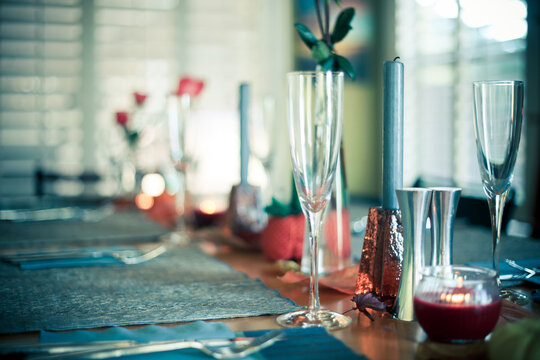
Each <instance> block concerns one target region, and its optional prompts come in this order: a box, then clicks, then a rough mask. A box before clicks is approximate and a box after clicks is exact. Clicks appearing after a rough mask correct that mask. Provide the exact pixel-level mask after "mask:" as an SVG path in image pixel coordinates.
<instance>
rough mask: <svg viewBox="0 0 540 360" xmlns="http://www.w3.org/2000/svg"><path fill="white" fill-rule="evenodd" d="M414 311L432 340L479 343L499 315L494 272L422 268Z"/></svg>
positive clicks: (453, 267)
mask: <svg viewBox="0 0 540 360" xmlns="http://www.w3.org/2000/svg"><path fill="white" fill-rule="evenodd" d="M414 311H415V315H416V318H417V320H418V322H419V323H420V325H421V326H422V328H423V329H424V331H425V332H426V334H427V335H428V336H429V338H430V339H432V340H436V341H447V342H472V341H479V340H482V339H484V338H485V337H486V336H487V335H488V334H489V333H490V332H491V331H492V330H493V328H494V327H495V325H496V324H497V320H498V318H499V314H500V311H501V300H500V298H499V294H498V288H497V283H496V281H495V272H494V271H493V270H490V269H482V268H473V267H466V266H452V265H451V266H435V267H428V268H425V269H424V271H423V277H422V280H421V281H420V283H419V284H418V287H417V289H416V291H415V296H414Z"/></svg>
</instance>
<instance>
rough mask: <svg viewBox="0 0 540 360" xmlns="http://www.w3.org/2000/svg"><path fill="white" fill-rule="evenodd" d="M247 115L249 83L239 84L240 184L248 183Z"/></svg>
mask: <svg viewBox="0 0 540 360" xmlns="http://www.w3.org/2000/svg"><path fill="white" fill-rule="evenodd" d="M248 116H249V84H240V185H247V184H248V164H249V142H248V136H249V134H248Z"/></svg>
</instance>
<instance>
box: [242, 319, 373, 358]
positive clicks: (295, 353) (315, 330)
mask: <svg viewBox="0 0 540 360" xmlns="http://www.w3.org/2000/svg"><path fill="white" fill-rule="evenodd" d="M266 331H267V330H262V331H246V332H244V335H245V336H250V337H251V336H260V335H262V334H264V333H265V332H266ZM284 332H285V339H284V340H282V341H278V342H276V343H275V344H274V345H272V346H270V347H267V348H266V349H263V350H261V352H260V355H261V357H260V358H262V359H266V360H281V359H287V360H343V359H346V360H355V359H357V360H368V358H367V357H366V356H364V355H359V354H357V353H355V352H354V351H352V350H351V349H350V348H349V347H348V346H347V345H346V344H345V343H343V342H342V341H341V340H339V339H337V338H335V337H334V336H332V334H331V333H329V332H328V331H327V330H326V329H324V328H320V327H312V328H294V329H284Z"/></svg>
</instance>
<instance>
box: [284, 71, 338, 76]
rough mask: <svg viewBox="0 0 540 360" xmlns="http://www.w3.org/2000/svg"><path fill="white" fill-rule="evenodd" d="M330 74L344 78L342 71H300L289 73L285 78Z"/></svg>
mask: <svg viewBox="0 0 540 360" xmlns="http://www.w3.org/2000/svg"><path fill="white" fill-rule="evenodd" d="M326 73H330V74H332V75H337V76H344V74H345V73H344V72H343V71H331V70H301V71H290V72H288V73H287V76H293V75H303V76H314V75H319V74H326Z"/></svg>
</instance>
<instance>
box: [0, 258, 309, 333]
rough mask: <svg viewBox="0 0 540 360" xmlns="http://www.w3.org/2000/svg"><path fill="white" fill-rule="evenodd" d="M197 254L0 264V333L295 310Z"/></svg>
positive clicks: (257, 284) (257, 283)
mask: <svg viewBox="0 0 540 360" xmlns="http://www.w3.org/2000/svg"><path fill="white" fill-rule="evenodd" d="M299 308H300V307H298V306H297V305H296V304H294V303H293V302H292V301H291V300H289V299H286V298H283V297H281V296H280V295H279V293H278V292H277V291H275V290H271V289H268V288H266V287H265V286H264V284H263V283H262V282H261V281H260V280H258V279H252V278H249V277H248V276H247V275H246V274H244V273H242V272H239V271H236V270H234V269H233V268H231V267H230V266H229V265H227V264H225V263H223V262H221V261H219V260H217V259H215V258H213V257H211V256H208V255H206V254H204V253H203V252H201V251H200V250H198V249H177V250H171V251H169V252H167V253H165V254H163V255H161V256H160V257H158V258H156V259H153V260H152V261H149V262H147V263H143V264H139V265H134V266H94V267H77V268H62V269H43V270H35V271H24V270H21V269H19V268H18V267H16V266H13V265H10V264H3V263H0V333H18V332H27V331H39V330H68V329H83V328H95V327H104V326H123V325H136V324H159V323H172V322H187V321H196V320H209V319H228V318H236V317H248V316H258V315H268V314H282V313H285V312H288V311H293V310H297V309H299Z"/></svg>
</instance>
